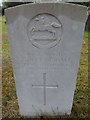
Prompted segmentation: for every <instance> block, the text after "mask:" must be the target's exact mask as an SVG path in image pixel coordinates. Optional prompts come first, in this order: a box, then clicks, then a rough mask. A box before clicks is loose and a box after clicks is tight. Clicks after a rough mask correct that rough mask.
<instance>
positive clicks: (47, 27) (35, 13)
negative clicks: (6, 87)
mask: <svg viewBox="0 0 90 120" xmlns="http://www.w3.org/2000/svg"><path fill="white" fill-rule="evenodd" d="M5 13H6V19H7V25H8V32H9V40H10V48H11V56H12V64H13V70H14V77H15V81H16V89H17V96H18V103H19V109H20V114H21V115H24V116H33V115H38V114H39V115H40V114H42V113H44V114H45V113H47V114H51V115H53V114H54V112H55V113H56V114H70V113H71V108H72V103H73V96H74V91H75V86H76V78H77V71H78V64H79V58H80V49H81V45H82V39H83V32H84V27H85V22H86V18H87V8H86V7H83V6H78V5H74V4H64V3H61V4H59V3H45V4H44V3H42V4H27V5H21V6H18V7H14V8H9V9H7V10H6V12H5ZM53 111H54V112H53Z"/></svg>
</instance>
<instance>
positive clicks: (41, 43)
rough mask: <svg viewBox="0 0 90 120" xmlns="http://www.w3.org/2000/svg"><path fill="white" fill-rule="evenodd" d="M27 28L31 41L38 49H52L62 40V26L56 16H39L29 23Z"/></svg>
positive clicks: (45, 14)
mask: <svg viewBox="0 0 90 120" xmlns="http://www.w3.org/2000/svg"><path fill="white" fill-rule="evenodd" d="M27 28H28V29H27V31H28V37H29V40H30V42H31V43H32V45H33V46H35V47H37V48H52V47H54V46H56V45H57V43H58V42H59V41H60V40H61V35H62V24H61V22H60V20H59V19H58V18H57V17H55V16H54V15H51V14H47V13H42V14H38V15H36V16H35V17H33V18H32V19H31V20H30V21H29V23H28V26H27Z"/></svg>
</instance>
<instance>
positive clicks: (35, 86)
mask: <svg viewBox="0 0 90 120" xmlns="http://www.w3.org/2000/svg"><path fill="white" fill-rule="evenodd" d="M32 87H33V88H43V94H44V105H46V89H47V88H52V89H53V88H58V87H59V86H58V85H47V84H46V73H43V85H32Z"/></svg>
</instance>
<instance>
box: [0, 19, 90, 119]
mask: <svg viewBox="0 0 90 120" xmlns="http://www.w3.org/2000/svg"><path fill="white" fill-rule="evenodd" d="M4 21H5V18H4V17H3V22H2V37H3V40H2V55H3V64H2V67H3V69H2V102H3V118H5V117H6V118H21V116H20V115H19V112H18V103H17V97H16V90H15V82H14V78H13V72H12V65H11V59H10V52H9V47H8V38H7V30H6V24H5V23H4ZM0 22H1V17H0ZM0 27H1V26H0ZM88 95H89V89H88V33H87V32H85V33H84V39H83V44H82V50H81V58H80V65H79V71H78V76H77V86H76V91H75V95H74V102H73V109H72V114H71V116H69V117H70V118H85V120H86V118H88ZM89 111H90V109H89ZM47 120H48V119H47Z"/></svg>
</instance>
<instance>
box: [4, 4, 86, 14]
mask: <svg viewBox="0 0 90 120" xmlns="http://www.w3.org/2000/svg"><path fill="white" fill-rule="evenodd" d="M45 4H48V5H49V4H52V5H54V4H55V5H56V4H59V5H66V6H69V5H70V6H73V7H77V8H82V9H83V8H85V9H86V10H87V11H88V7H87V6H84V5H77V4H73V3H63V2H61V3H60V2H57V3H56V2H55V3H54V2H51V3H49V2H48V3H28V4H22V5H18V6H14V7H10V8H7V9H5V12H7V11H8V10H12V9H17V8H20V7H23V6H32V5H45Z"/></svg>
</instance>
